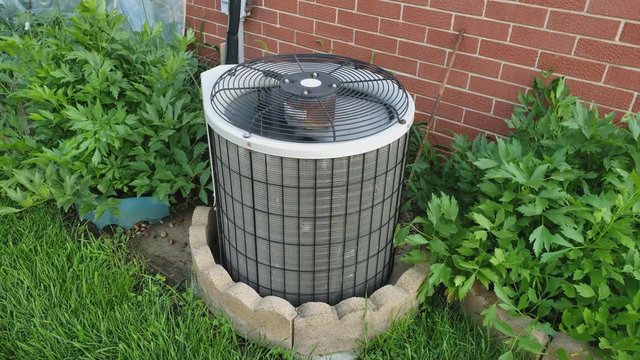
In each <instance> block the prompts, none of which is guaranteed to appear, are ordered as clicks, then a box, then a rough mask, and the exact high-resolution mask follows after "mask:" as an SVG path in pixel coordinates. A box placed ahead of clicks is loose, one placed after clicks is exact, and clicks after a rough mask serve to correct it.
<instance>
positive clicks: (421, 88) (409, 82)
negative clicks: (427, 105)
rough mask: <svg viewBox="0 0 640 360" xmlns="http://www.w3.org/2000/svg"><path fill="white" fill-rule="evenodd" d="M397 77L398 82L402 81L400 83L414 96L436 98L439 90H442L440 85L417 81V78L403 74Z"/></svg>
mask: <svg viewBox="0 0 640 360" xmlns="http://www.w3.org/2000/svg"><path fill="white" fill-rule="evenodd" d="M397 77H398V80H400V83H401V84H402V85H403V86H404V87H405V88H406V89H407V90H408V91H409V92H410V93H413V94H419V95H423V96H426V97H435V96H436V94H437V93H438V89H439V88H440V85H439V84H437V83H435V82H431V81H427V80H422V79H417V78H415V77H410V76H405V75H402V74H398V75H397Z"/></svg>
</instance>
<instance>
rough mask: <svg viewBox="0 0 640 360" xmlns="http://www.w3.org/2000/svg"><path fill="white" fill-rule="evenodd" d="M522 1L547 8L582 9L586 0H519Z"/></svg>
mask: <svg viewBox="0 0 640 360" xmlns="http://www.w3.org/2000/svg"><path fill="white" fill-rule="evenodd" d="M520 1H521V2H523V3H527V4H533V5H540V6H544V7H547V8H555V9H564V10H575V11H583V10H584V7H585V5H586V4H587V0H520Z"/></svg>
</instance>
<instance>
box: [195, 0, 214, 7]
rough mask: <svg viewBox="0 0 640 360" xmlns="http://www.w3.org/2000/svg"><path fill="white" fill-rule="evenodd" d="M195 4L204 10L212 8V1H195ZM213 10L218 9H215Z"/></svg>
mask: <svg viewBox="0 0 640 360" xmlns="http://www.w3.org/2000/svg"><path fill="white" fill-rule="evenodd" d="M193 4H195V5H198V6H202V7H204V8H212V6H211V5H213V4H211V0H194V1H193ZM213 9H217V8H216V7H213Z"/></svg>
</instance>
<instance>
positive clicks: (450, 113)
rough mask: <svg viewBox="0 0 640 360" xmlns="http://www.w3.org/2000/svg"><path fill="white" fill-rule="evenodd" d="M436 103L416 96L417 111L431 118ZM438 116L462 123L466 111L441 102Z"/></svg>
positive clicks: (430, 99)
mask: <svg viewBox="0 0 640 360" xmlns="http://www.w3.org/2000/svg"><path fill="white" fill-rule="evenodd" d="M435 103H436V101H435V99H432V98H427V97H424V96H420V95H417V96H416V109H417V110H418V111H421V112H424V113H425V114H428V115H429V117H430V116H431V112H433V107H434V106H435ZM436 115H437V116H438V117H443V118H445V119H448V120H453V121H462V116H463V115H464V109H463V108H461V107H459V106H455V105H451V104H447V103H445V102H442V101H441V102H440V104H439V105H438V114H436Z"/></svg>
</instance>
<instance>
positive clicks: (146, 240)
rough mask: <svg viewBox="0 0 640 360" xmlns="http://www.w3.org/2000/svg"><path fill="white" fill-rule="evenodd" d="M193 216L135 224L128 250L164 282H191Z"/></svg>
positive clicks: (396, 271)
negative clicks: (164, 279) (147, 223)
mask: <svg viewBox="0 0 640 360" xmlns="http://www.w3.org/2000/svg"><path fill="white" fill-rule="evenodd" d="M192 215H193V208H189V209H186V210H181V211H178V212H176V213H175V214H172V215H171V216H169V217H168V218H166V219H164V220H162V222H160V223H158V224H153V225H146V224H136V226H134V232H135V230H137V234H135V233H134V235H133V236H132V238H131V241H130V242H129V248H130V250H131V251H132V252H133V253H134V254H136V255H138V256H139V257H140V258H141V259H143V260H144V261H145V262H146V264H147V266H148V267H149V270H151V271H152V272H154V273H159V274H162V275H164V276H165V277H166V278H167V283H169V284H170V285H172V286H177V287H179V288H184V287H186V286H188V285H189V282H190V281H191V248H189V226H190V225H191V216H192ZM405 252H406V251H405V249H397V251H396V258H395V261H394V268H393V272H392V274H391V278H390V279H389V283H395V281H397V280H398V278H399V277H400V275H402V274H403V273H404V272H405V271H406V270H407V269H408V268H409V267H410V266H409V265H407V264H405V263H403V262H402V261H401V260H400V257H401V256H402V255H403V254H404V253H405ZM215 255H217V254H214V256H215ZM216 261H219V259H216Z"/></svg>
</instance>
